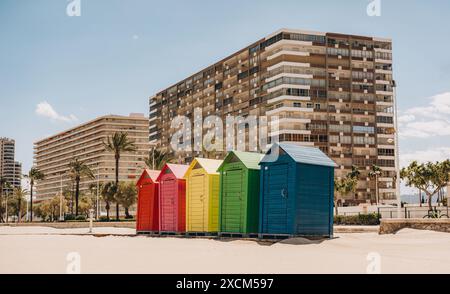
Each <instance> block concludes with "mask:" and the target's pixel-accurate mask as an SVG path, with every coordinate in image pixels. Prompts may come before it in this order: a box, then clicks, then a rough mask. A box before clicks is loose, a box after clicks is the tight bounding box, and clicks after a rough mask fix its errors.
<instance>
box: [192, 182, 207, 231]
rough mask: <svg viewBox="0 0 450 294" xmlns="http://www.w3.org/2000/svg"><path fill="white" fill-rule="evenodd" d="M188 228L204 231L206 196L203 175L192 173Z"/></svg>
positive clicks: (205, 228) (205, 226)
mask: <svg viewBox="0 0 450 294" xmlns="http://www.w3.org/2000/svg"><path fill="white" fill-rule="evenodd" d="M189 184H190V185H189V190H190V191H189V211H188V213H189V230H190V231H191V232H206V231H207V229H208V228H207V225H206V222H205V218H206V208H207V205H206V201H207V199H206V196H207V195H205V193H206V191H205V189H206V187H205V175H204V174H200V175H193V176H192V177H191V181H190V183H189Z"/></svg>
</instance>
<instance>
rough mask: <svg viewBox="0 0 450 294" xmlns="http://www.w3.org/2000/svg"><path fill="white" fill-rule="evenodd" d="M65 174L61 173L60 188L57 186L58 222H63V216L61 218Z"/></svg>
mask: <svg viewBox="0 0 450 294" xmlns="http://www.w3.org/2000/svg"><path fill="white" fill-rule="evenodd" d="M64 174H65V172H61V174H60V177H61V178H60V183H59V184H60V186H59V221H61V222H62V221H63V220H64V216H63V175H64Z"/></svg>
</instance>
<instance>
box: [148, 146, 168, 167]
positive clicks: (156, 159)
mask: <svg viewBox="0 0 450 294" xmlns="http://www.w3.org/2000/svg"><path fill="white" fill-rule="evenodd" d="M171 159H172V157H171V155H170V154H169V153H168V152H166V151H163V150H161V149H157V148H156V147H154V148H152V149H151V150H150V154H149V157H147V158H145V159H144V162H145V165H147V167H148V168H149V169H152V170H161V169H162V168H163V166H164V164H166V163H167V162H169V161H170V160H171Z"/></svg>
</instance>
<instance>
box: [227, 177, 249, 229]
mask: <svg viewBox="0 0 450 294" xmlns="http://www.w3.org/2000/svg"><path fill="white" fill-rule="evenodd" d="M243 172H244V171H243V170H242V169H235V170H227V171H226V174H225V177H224V185H225V187H226V188H225V195H224V197H223V203H222V205H223V212H222V224H224V226H223V230H224V231H225V232H233V233H239V232H242V230H243V222H244V221H245V216H246V215H245V213H244V211H243V210H244V209H243V208H244V199H243V196H244V195H243V193H242V184H243V183H242V182H243Z"/></svg>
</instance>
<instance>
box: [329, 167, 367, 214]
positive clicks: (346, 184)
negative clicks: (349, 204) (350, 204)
mask: <svg viewBox="0 0 450 294" xmlns="http://www.w3.org/2000/svg"><path fill="white" fill-rule="evenodd" d="M360 174H361V173H360V171H359V170H358V167H357V166H355V165H354V166H352V171H351V172H349V173H348V174H347V175H346V176H345V178H342V179H335V180H334V190H335V192H337V193H339V194H340V195H347V194H348V193H350V192H353V193H355V192H356V188H357V186H358V178H359V175H360ZM337 201H338V197H337V194H336V193H335V194H334V207H335V214H336V215H337V214H338V206H337Z"/></svg>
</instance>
